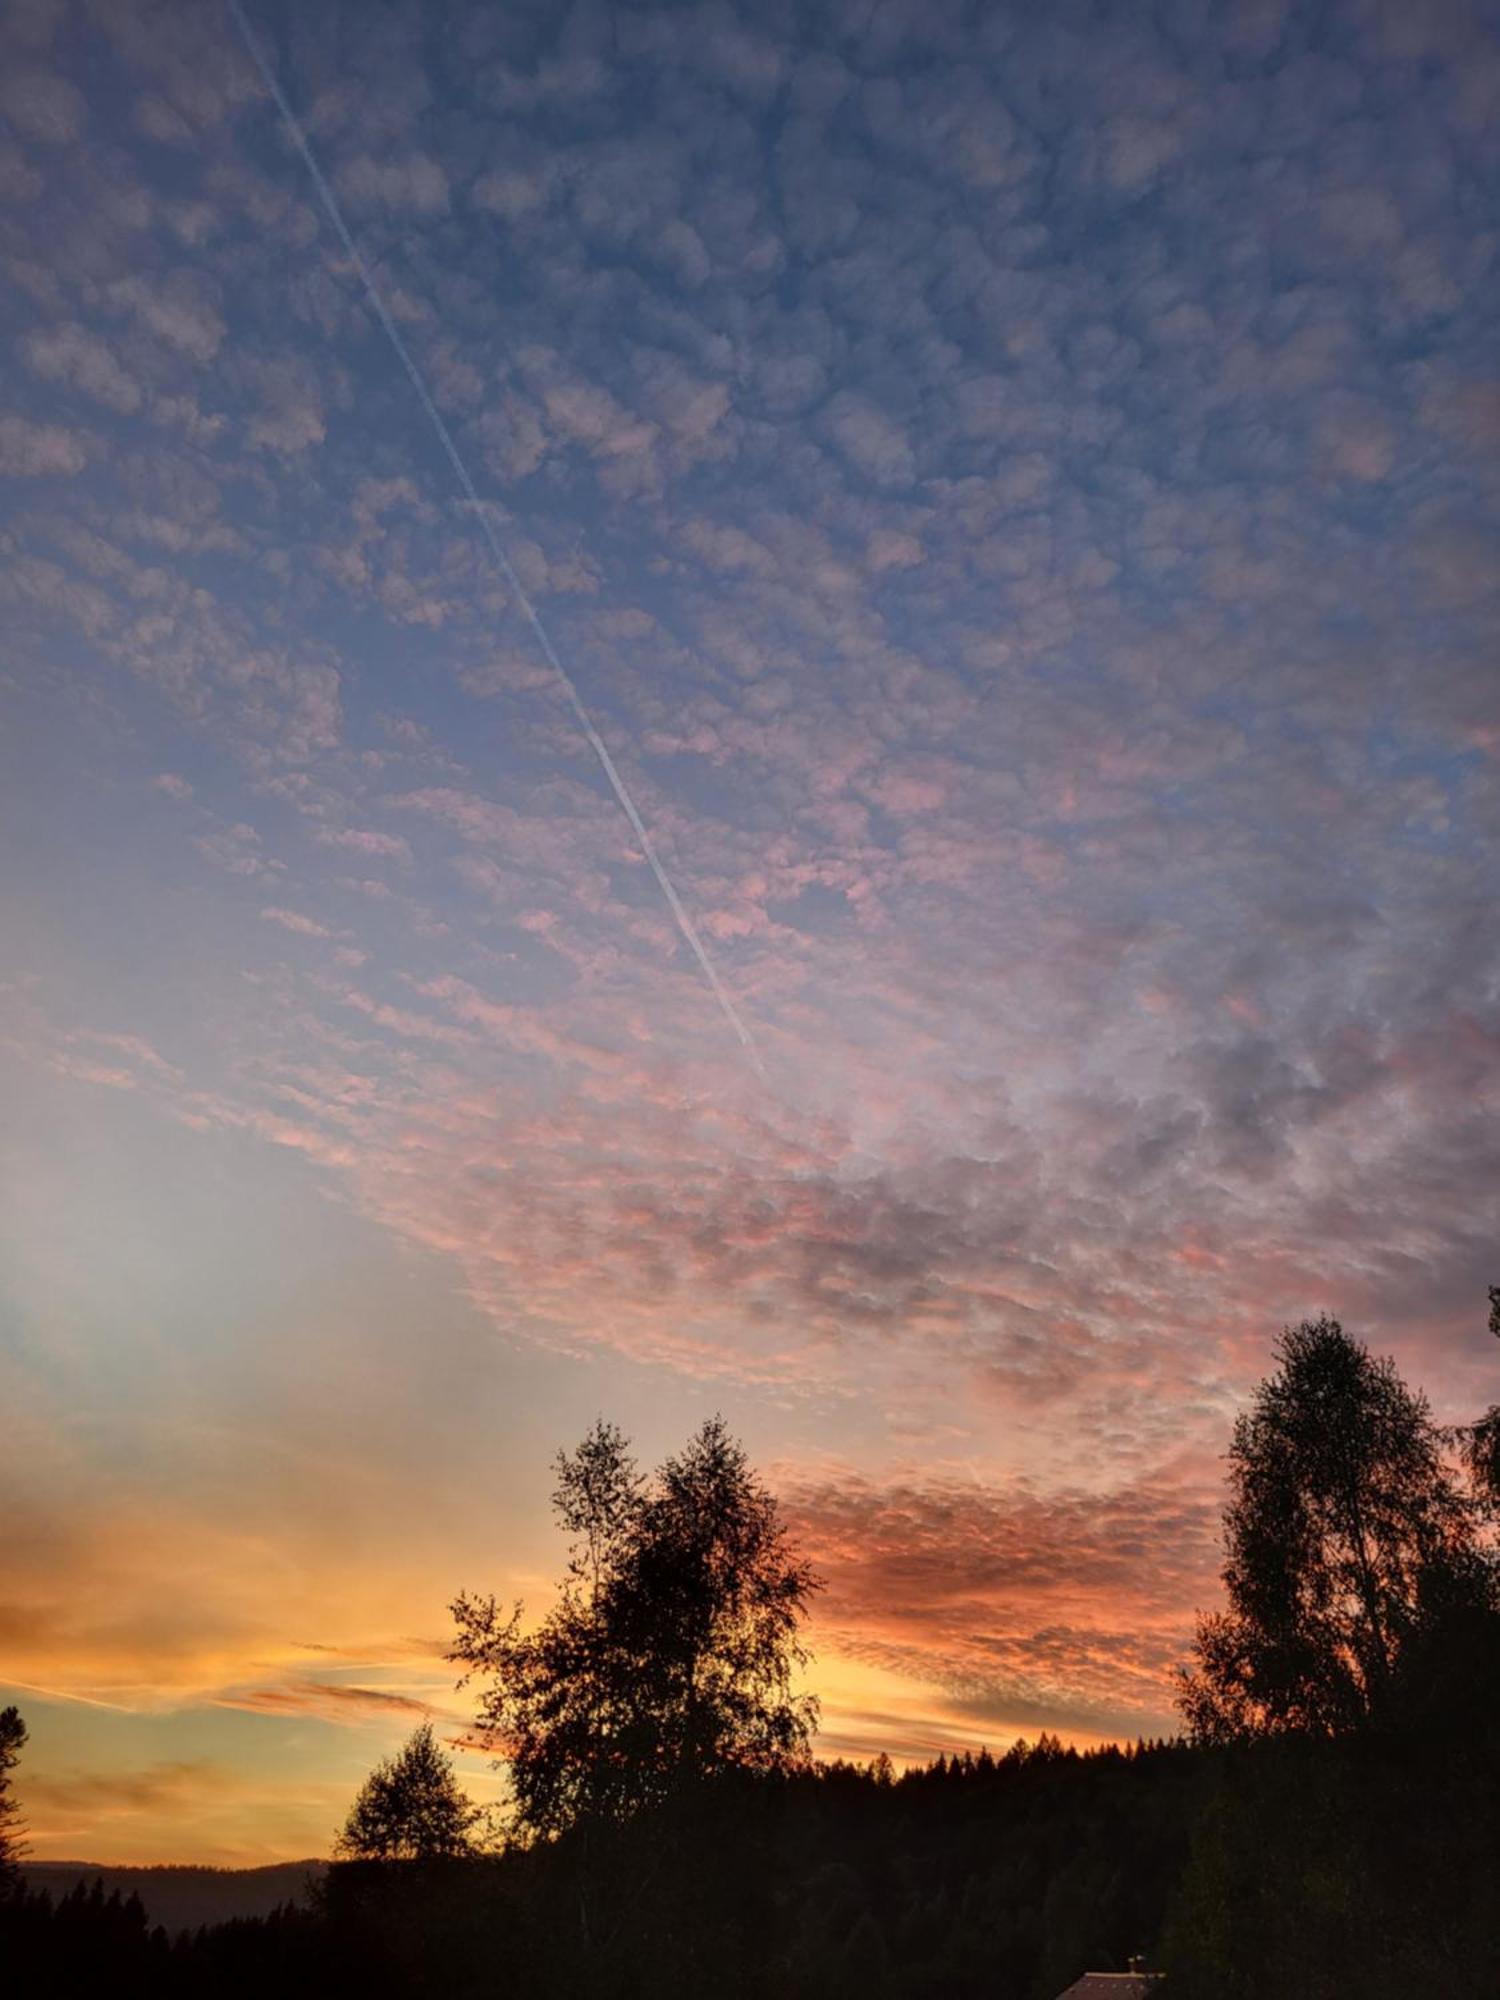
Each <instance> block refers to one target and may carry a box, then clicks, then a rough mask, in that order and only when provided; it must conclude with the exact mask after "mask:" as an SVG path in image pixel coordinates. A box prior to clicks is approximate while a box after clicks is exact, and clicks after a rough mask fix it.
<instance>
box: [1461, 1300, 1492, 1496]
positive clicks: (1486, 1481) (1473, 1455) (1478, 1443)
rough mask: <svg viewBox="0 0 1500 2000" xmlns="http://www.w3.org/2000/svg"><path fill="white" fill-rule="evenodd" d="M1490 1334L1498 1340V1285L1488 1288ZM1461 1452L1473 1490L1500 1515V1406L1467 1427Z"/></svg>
mask: <svg viewBox="0 0 1500 2000" xmlns="http://www.w3.org/2000/svg"><path fill="white" fill-rule="evenodd" d="M1490 1332H1491V1333H1493V1334H1494V1335H1495V1336H1496V1338H1497V1339H1500V1285H1491V1286H1490ZM1463 1449H1464V1457H1465V1459H1466V1460H1467V1462H1468V1467H1469V1472H1470V1474H1471V1476H1472V1478H1473V1480H1474V1484H1475V1486H1476V1487H1477V1488H1478V1489H1479V1491H1480V1493H1481V1494H1483V1496H1484V1498H1485V1500H1486V1501H1487V1503H1488V1504H1489V1506H1490V1508H1491V1510H1492V1511H1493V1512H1495V1513H1497V1514H1500V1403H1492V1404H1491V1405H1490V1407H1489V1409H1488V1410H1486V1411H1485V1413H1484V1415H1483V1416H1482V1417H1481V1418H1480V1419H1479V1421H1478V1423H1477V1424H1474V1425H1472V1426H1470V1428H1469V1430H1468V1432H1467V1434H1466V1435H1465V1437H1464V1439H1463Z"/></svg>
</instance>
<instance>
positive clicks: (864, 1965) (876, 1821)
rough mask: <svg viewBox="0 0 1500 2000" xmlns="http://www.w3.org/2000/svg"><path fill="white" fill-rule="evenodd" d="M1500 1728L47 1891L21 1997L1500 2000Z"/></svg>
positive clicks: (754, 1806) (14, 1960) (875, 1790)
mask: <svg viewBox="0 0 1500 2000" xmlns="http://www.w3.org/2000/svg"><path fill="white" fill-rule="evenodd" d="M1497 1749H1500V1737H1497V1733H1496V1730H1495V1728H1494V1727H1493V1725H1492V1726H1491V1727H1490V1728H1489V1729H1488V1730H1487V1731H1481V1732H1480V1734H1479V1735H1478V1736H1476V1735H1475V1734H1474V1733H1473V1732H1472V1731H1470V1732H1468V1733H1466V1734H1465V1735H1464V1736H1463V1737H1462V1738H1459V1737H1457V1736H1455V1735H1452V1734H1447V1733H1445V1732H1444V1731H1443V1729H1442V1727H1441V1726H1440V1725H1438V1724H1436V1723H1435V1724H1434V1725H1433V1727H1432V1728H1431V1729H1429V1730H1428V1731H1426V1732H1424V1733H1423V1734H1422V1735H1421V1736H1410V1735H1408V1736H1405V1737H1403V1738H1402V1739H1401V1740H1400V1741H1399V1742H1397V1741H1381V1740H1379V1739H1365V1740H1361V1741H1358V1742H1345V1743H1322V1744H1316V1745H1310V1744H1300V1745H1299V1744H1296V1743H1289V1742H1280V1743H1262V1744H1258V1745H1255V1746H1251V1747H1248V1748H1245V1749H1241V1750H1234V1751H1229V1750H1208V1749H1192V1748H1189V1747H1187V1746H1185V1745H1178V1744H1169V1745H1155V1746H1145V1747H1142V1748H1140V1749H1138V1750H1136V1751H1134V1752H1120V1751H1107V1752H1103V1753H1100V1754H1096V1755H1090V1756H1086V1757H1079V1756H1076V1755H1074V1754H1073V1753H1071V1752H1063V1751H1061V1750H1060V1749H1059V1748H1058V1747H1057V1746H1056V1745H1055V1744H1053V1743H1050V1742H1048V1741H1047V1740H1046V1739H1044V1740H1043V1742H1042V1744H1041V1745H1040V1746H1038V1747H1037V1748H1034V1749H1032V1750H1031V1751H1029V1752H1027V1753H1025V1754H1021V1755H1017V1754H1015V1753H1012V1754H1011V1755H1010V1756H1008V1757H1007V1758H1005V1759H1003V1760H1002V1761H1001V1762H999V1763H998V1764H997V1763H994V1762H992V1761H991V1760H990V1759H989V1758H988V1757H981V1758H980V1759H978V1760H975V1761H973V1762H969V1761H967V1760H965V1761H964V1762H962V1763H959V1762H955V1763H954V1764H953V1765H951V1766H949V1765H947V1764H943V1763H941V1762H940V1763H939V1764H938V1765H937V1766H935V1767H933V1768H931V1769H929V1770H925V1771H919V1772H913V1773H910V1774H908V1775H907V1776H906V1777H904V1778H902V1779H900V1780H897V1781H895V1782H892V1780H891V1778H890V1774H889V1772H888V1771H882V1770H878V1769H875V1770H869V1771H863V1770H855V1769H852V1768H850V1767H848V1766H834V1767H832V1768H829V1769H825V1770H824V1771H822V1772H821V1773H820V1774H818V1775H816V1776H808V1777H803V1778H793V1779H785V1780H780V1781H777V1782H775V1783H770V1782H761V1783H756V1784H749V1785H745V1786H743V1787H741V1786H738V1785H727V1784H720V1785H718V1786H716V1787H715V1788H713V1789H712V1790H711V1791H709V1792H706V1793H702V1794H700V1795H698V1796H697V1797H696V1798H692V1799H688V1800H685V1801H683V1802H682V1803H681V1804H680V1805H679V1806H678V1807H677V1808H676V1809H674V1810H672V1811H670V1812H662V1813H659V1814H657V1815H654V1816H653V1817H652V1819H651V1820H650V1821H649V1822H638V1823H637V1824H636V1825H635V1826H634V1827H633V1828H631V1829H628V1830H626V1831H623V1832H619V1833H615V1834H613V1835H610V1836H608V1837H605V1836H603V1835H601V1834H599V1833H598V1832H595V1833H594V1834H592V1835H591V1836H589V1837H585V1836H584V1835H583V1834H581V1833H580V1834H578V1835H576V1836H574V1837H572V1838H570V1839H569V1840H567V1841H565V1842H560V1843H558V1844H557V1845H555V1846H552V1847H548V1848H545V1849H542V1850H539V1851H533V1852H531V1853H512V1854H509V1855H506V1856H503V1857H500V1858H497V1859H491V1860H483V1861H467V1862H453V1863H444V1864H426V1865H419V1864H375V1863H348V1864H344V1865H341V1866H338V1867H335V1868H334V1869H332V1870H331V1871H330V1872H329V1874H328V1875H327V1877H326V1878H325V1880H324V1883H323V1885H322V1886H321V1887H315V1889H314V1891H313V1894H312V1900H311V1904H310V1906H305V1907H285V1908H283V1909H281V1910H278V1911H276V1912H275V1913H273V1914H271V1915H269V1916H262V1917H255V1918H239V1919H235V1920H231V1921H229V1922H224V1923H219V1924H217V1925H213V1926H205V1927H200V1928H198V1929H197V1930H191V1931H184V1932H181V1933H179V1934H178V1935H177V1936H176V1937H175V1938H174V1937H172V1936H170V1935H169V1934H168V1932H167V1930H166V1929H165V1928H163V1927H158V1928H154V1929H153V1928H152V1926H151V1923H150V1921H149V1920H148V1917H147V1914H146V1910H145V1907H144V1905H143V1904H142V1903H141V1901H140V1900H139V1899H138V1898H135V1897H131V1898H125V1897H122V1896H121V1895H120V1894H119V1893H118V1892H115V1893H114V1894H111V1895H106V1894H105V1893H104V1891H103V1889H102V1887H101V1888H99V1889H97V1890H84V1891H81V1892H80V1891H76V1890H75V1891H73V1892H71V1893H70V1894H68V1895H67V1896H65V1897H64V1898H62V1899H61V1900H56V1899H54V1898H53V1897H52V1896H51V1895H50V1894H48V1893H47V1892H45V1891H38V1890H35V1889H26V1890H23V1891H22V1892H20V1893H19V1894H17V1895H13V1896H12V1897H10V1898H9V1899H8V1901H7V1902H6V1904H5V1905H4V1907H3V1911H0V1966H3V1967H4V1971H5V1975H6V1982H7V1990H8V1991H10V1992H14V1993H18V1994H20V1993H25V1994H27V1995H35V1996H37V2000H45V1996H48V1995H54V1994H55V1995H59V1996H62V1995H68V1996H71V1995H74V1994H78V1995H84V1994H88V1995H96V1994H97V1995H108V1996H111V2000H115V1996H136V1995H141V1996H144V1995H151V1996H157V1995H160V1996H165V2000H171V1996H174V1995H195V1996H196V1995H203V1996H209V1995H213V1996H225V2000H235V1996H239V1995H246V1996H249V1995H255V1996H257V2000H262V1996H266V1995H274V1996H276V2000H301V1996H303V1995H307V1996H312V1995H318V1996H327V1995H338V1994H345V1993H348V1994H359V1995H361V1996H367V2000H403V1996H408V1995H410V1996H417V1995H422V1996H428V1995H431V1996H434V2000H436V1996H443V2000H450V1996H455V1995H471V1994H472V1995H481V1994H482V1995H491V1994H493V1995H516V1996H523V1995H524V1996H528V2000H530V1997H531V1996H538V1997H539V2000H551V1996H589V1995H598V1996H601V2000H602V1996H610V2000H614V1996H619V2000H626V1996H642V2000H644V1996H647V1995H650V1996H653V2000H661V1996H683V2000H688V1997H689V1996H691V2000H704V1996H709V1995H712V1996H726V2000H728V1996H736V1995H745V1996H751V1995H754V1996H761V1995H765V1996H778V2000H780V1996H807V2000H813V1996H816V2000H839V1996H848V2000H856V1996H857V2000H898V1996H899V2000H907V1996H912V2000H915V1996H929V1995H930V1996H934V2000H937V1996H944V1997H945V2000H946V1996H955V2000H961V1996H967V1995H974V1996H979V1995H983V1996H985V2000H1053V1996H1055V1995H1057V1994H1059V1993H1060V1992H1062V1990H1063V1989H1064V1988H1065V1987H1066V1986H1067V1985H1068V1984H1069V1983H1070V1982H1071V1981H1072V1980H1073V1979H1075V1978H1076V1977H1077V1976H1078V1975H1079V1974H1080V1973H1081V1972H1083V1971H1084V1970H1087V1969H1094V1970H1110V1969H1120V1968H1122V1967H1123V1966H1124V1964H1125V1962H1126V1959H1127V1957H1128V1956H1129V1955H1130V1954H1132V1953H1136V1952H1140V1953H1143V1954H1145V1956H1146V1959H1147V1962H1148V1964H1150V1965H1151V1966H1153V1967H1155V1968H1160V1969H1162V1970H1164V1971H1166V1973H1167V1974H1168V1979H1167V1982H1166V1983H1165V1985H1164V1986H1163V1988H1162V1992H1163V1996H1164V2000H1165V1996H1167V1995H1170V1996H1171V2000H1193V1996H1198V1995H1202V1996H1209V1995H1212V1996H1213V2000H1239V1996H1246V2000H1251V1996H1254V2000H1263V1996H1267V1995H1271V1994H1275V1995H1278V1996H1282V2000H1301V1996H1307V2000H1325V1996H1326V2000H1346V1996H1348V1995H1350V1994H1353V1993H1359V1994H1360V1995H1362V1996H1374V2000H1383V1996H1386V1995H1390V1996H1392V2000H1394V1996H1397V1995H1400V1996H1402V2000H1407V1996H1410V1995H1412V1994H1422V1995H1424V1996H1431V2000H1442V1996H1448V1995H1451V1996H1454V2000H1458V1996H1460V1995H1463V1996H1467V1995H1472V1994H1477V1993H1485V1994H1492V1993H1500V1925H1497V1923H1496V1918H1495V1909H1496V1902H1495V1886H1494V1885H1495V1879H1496V1875H1495V1869H1496V1861H1497V1857H1500V1755H1497Z"/></svg>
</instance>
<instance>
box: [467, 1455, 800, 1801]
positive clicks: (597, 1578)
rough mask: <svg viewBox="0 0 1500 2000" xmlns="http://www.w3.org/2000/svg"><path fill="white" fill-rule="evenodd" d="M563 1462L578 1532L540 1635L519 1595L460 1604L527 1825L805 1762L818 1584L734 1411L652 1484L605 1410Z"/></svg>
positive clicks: (568, 1522) (487, 1731) (484, 1707)
mask: <svg viewBox="0 0 1500 2000" xmlns="http://www.w3.org/2000/svg"><path fill="white" fill-rule="evenodd" d="M557 1474H558V1485H557V1491H556V1493H555V1494H554V1496H553V1497H554V1506H555V1509H556V1512H557V1515H558V1518H559V1520H560V1522H561V1524H562V1526H563V1527H564V1528H565V1529H566V1530H567V1531H568V1533H569V1534H570V1535H571V1536H572V1538H573V1541H572V1551H571V1554H570V1557H569V1561H568V1566H567V1571H566V1574H565V1576H564V1578H563V1580H562V1585H561V1589H560V1592H559V1597H558V1602H557V1604H556V1606H555V1608H554V1609H553V1610H552V1612H551V1613H550V1614H549V1615H548V1616H547V1617H546V1618H545V1619H544V1620H543V1621H542V1622H541V1624H540V1625H539V1626H537V1627H536V1628H535V1629H534V1630H532V1631H529V1632H528V1631H525V1630H523V1628H522V1613H521V1608H520V1606H516V1607H515V1608H514V1609H513V1610H512V1611H511V1612H510V1613H509V1614H508V1615H507V1614H505V1613H504V1612H502V1610H501V1609H500V1607H499V1606H498V1605H497V1603H496V1601H495V1599H494V1598H493V1597H488V1598H479V1597H471V1596H467V1595H465V1596H461V1597H459V1598H458V1599H457V1600H456V1601H455V1603H454V1605H453V1614H454V1618H455V1621H456V1623H457V1627H458V1636H457V1639H456V1641H455V1644H454V1647H453V1649H452V1654H451V1657H452V1658H453V1659H454V1660H455V1661H456V1662H458V1663H460V1664H461V1665H462V1666H463V1668H464V1669H465V1673H464V1680H465V1681H468V1680H469V1679H471V1678H474V1677H477V1678H478V1680H479V1681H480V1683H481V1688H482V1692H481V1695H480V1702H479V1712H478V1717H477V1725H478V1729H479V1731H480V1733H481V1735H482V1736H483V1738H484V1740H485V1741H486V1742H487V1743H489V1744H490V1745H491V1746H492V1747H493V1748H494V1749H495V1751H496V1752H497V1754H498V1756H499V1757H500V1758H502V1759H503V1760H504V1761H505V1762H506V1763H507V1764H508V1765H509V1769H510V1774H511V1784H512V1793H513V1799H514V1832H515V1834H516V1836H517V1837H518V1838H520V1839H522V1840H526V1839H537V1838H546V1837H549V1836H552V1835H555V1834H558V1833H561V1832H563V1831H565V1830H566V1829H567V1828H569V1827H572V1826H575V1825H578V1824H580V1823H599V1822H603V1823H607V1824H620V1823H622V1822H623V1821H625V1820H627V1819H629V1818H630V1817H631V1816H632V1815H633V1814H635V1813H637V1812H639V1811H640V1810H642V1809H643V1808H645V1807H648V1806H651V1805H653V1804H660V1803H663V1802H664V1801H666V1800H667V1799H669V1798H672V1797H677V1796H681V1795H682V1793H683V1792H684V1790H685V1789H687V1788H690V1787H692V1786H694V1785H696V1784H698V1783H700V1782H701V1781H703V1780H706V1779H710V1778H713V1777H715V1776H717V1775H722V1774H726V1773H730V1772H742V1773H744V1772H750V1773H756V1772H758V1773H769V1772H777V1771H781V1772H784V1771H788V1770H792V1769H795V1768H797V1767H799V1766H800V1765H802V1764H803V1763H805V1761H806V1758H807V1754H808V1745H809V1741H810V1738H811V1733H812V1729H813V1727H814V1724H815V1720H816V1704H815V1703H814V1701H813V1699H812V1698H811V1697H810V1696H807V1695H799V1694H797V1693H796V1692H795V1691H794V1685H793V1684H794V1678H795V1673H796V1670H797V1668H798V1667H799V1666H800V1665H801V1664H802V1663H803V1662H804V1661H805V1659H806V1653H805V1650H804V1648H803V1646H802V1643H801V1639H800V1630H801V1625H802V1621H803V1619H804V1618H805V1616H806V1613H807V1608H808V1603H809V1599H810V1597H811V1595H812V1593H813V1591H814V1590H815V1589H816V1588H817V1579H816V1578H815V1577H814V1575H813V1573H812V1571H811V1569H810V1568H809V1567H808V1565H807V1564H806V1563H805V1562H804V1561H802V1560H801V1558H800V1557H799V1556H798V1555H797V1554H796V1552H795V1551H794V1550H793V1549H792V1547H791V1545H790V1542H789V1540H788V1537H787V1533H786V1530H785V1528H784V1526H783V1525H782V1522H781V1520H780V1516H779V1513H778V1510H777V1506H776V1502H775V1499H774V1498H773V1496H772V1495H771V1494H770V1493H769V1492H768V1491H767V1490H766V1488H765V1487H764V1486H763V1485H762V1484H761V1482H760V1481H759V1480H758V1479H757V1478H756V1476H755V1474H754V1473H753V1472H752V1471H751V1469H750V1466H749V1464H748V1462H747V1460H746V1458H745V1454H744V1452H743V1450H742V1449H741V1447H740V1446H739V1444H738V1443H737V1442H736V1441H735V1440H734V1439H733V1438H732V1437H731V1436H730V1434H729V1432H728V1430H727V1429H726V1427H725V1425H724V1423H723V1421H722V1419H721V1418H718V1417H715V1418H713V1419H711V1420H710V1421H709V1422H707V1423H705V1424H704V1425H703V1426H702V1428H701V1429H700V1430H699V1432H698V1433H697V1435H696V1436H695V1437H694V1438H693V1439H692V1440H691V1441H690V1442H689V1444H688V1445H687V1447H686V1448H685V1449H684V1450H683V1451H682V1452H680V1453H678V1454H677V1455H676V1456H675V1457H672V1458H669V1459H668V1460H667V1461H666V1462H665V1463H664V1464H663V1465H662V1466H661V1467H660V1468H659V1470H658V1471H657V1472H656V1474H655V1475H654V1476H653V1477H652V1478H650V1479H649V1480H648V1479H645V1478H643V1477H642V1476H641V1474H640V1473H639V1471H638V1470H637V1468H636V1466H635V1464H634V1462H633V1460H632V1459H631V1458H630V1455H629V1451H628V1448H627V1445H626V1441H625V1439H624V1438H623V1437H622V1436H621V1434H620V1432H619V1431H618V1430H617V1429H615V1428H614V1426H612V1425H608V1424H604V1423H600V1424H598V1425H596V1426H595V1427H594V1429H593V1430H592V1431H591V1432H590V1433H589V1435H588V1436H587V1437H586V1438H585V1439H584V1440H583V1442H582V1443H581V1444H580V1445H579V1446H578V1448H577V1450H576V1451H574V1452H571V1453H566V1452H565V1453H561V1454H559V1457H558V1460H557Z"/></svg>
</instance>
